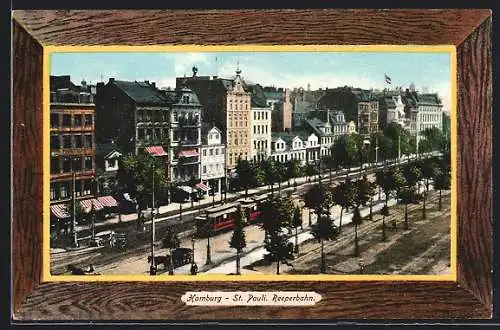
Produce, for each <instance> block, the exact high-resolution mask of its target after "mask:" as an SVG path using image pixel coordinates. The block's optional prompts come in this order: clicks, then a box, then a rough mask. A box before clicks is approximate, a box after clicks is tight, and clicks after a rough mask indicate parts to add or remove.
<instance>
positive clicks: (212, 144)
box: [201, 126, 226, 194]
mask: <svg viewBox="0 0 500 330" xmlns="http://www.w3.org/2000/svg"><path fill="white" fill-rule="evenodd" d="M225 155H226V147H225V146H224V144H222V134H221V131H220V130H219V129H218V128H217V127H215V126H213V127H212V128H211V129H209V130H208V131H206V130H204V131H203V132H202V146H201V183H202V184H203V185H204V186H207V187H209V188H210V189H215V192H216V193H219V194H220V192H221V183H222V180H223V178H224V174H225V173H224V169H225Z"/></svg>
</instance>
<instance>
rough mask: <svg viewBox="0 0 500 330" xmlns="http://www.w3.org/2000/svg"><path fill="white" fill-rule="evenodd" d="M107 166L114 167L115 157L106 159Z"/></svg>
mask: <svg viewBox="0 0 500 330" xmlns="http://www.w3.org/2000/svg"><path fill="white" fill-rule="evenodd" d="M108 166H109V167H115V166H116V158H110V159H108Z"/></svg>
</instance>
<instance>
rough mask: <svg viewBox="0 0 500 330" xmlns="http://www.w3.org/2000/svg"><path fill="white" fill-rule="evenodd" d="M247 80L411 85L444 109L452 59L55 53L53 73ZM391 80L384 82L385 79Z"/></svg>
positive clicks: (288, 84) (95, 78)
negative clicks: (431, 95) (429, 94)
mask: <svg viewBox="0 0 500 330" xmlns="http://www.w3.org/2000/svg"><path fill="white" fill-rule="evenodd" d="M238 65H239V68H240V69H241V71H242V73H241V74H242V76H243V79H245V81H247V82H252V83H259V84H261V85H263V86H276V87H285V88H294V87H303V88H307V85H308V84H310V88H311V89H313V90H314V89H318V88H323V89H325V88H335V87H338V86H345V85H347V86H353V87H360V88H365V89H370V88H374V89H383V88H385V87H394V86H402V87H403V89H404V88H408V86H409V84H410V83H411V82H413V83H414V84H415V86H416V88H417V90H419V91H422V89H423V88H424V90H425V89H427V91H428V92H435V93H438V94H439V96H440V97H441V98H442V100H443V104H444V110H445V111H449V109H450V104H451V83H450V81H451V73H450V69H451V55H450V54H449V53H404V52H390V53H388V52H384V53H381V52H323V51H322V52H189V53H186V52H126V53H111V52H106V53H105V52H93V53H88V52H86V53H84V52H82V53H53V54H52V55H51V74H52V75H70V76H71V81H72V82H73V83H75V84H78V85H79V84H80V82H81V81H82V79H85V80H86V81H87V83H92V84H95V83H97V82H99V81H105V82H107V81H108V80H109V78H110V77H112V78H115V79H117V80H137V81H143V80H149V81H150V82H153V81H154V82H156V85H157V86H158V87H160V88H161V87H175V78H176V77H183V76H184V75H186V76H192V67H193V66H196V67H197V68H198V75H199V76H206V75H217V76H219V77H224V78H231V77H234V75H235V71H236V68H237V66H238ZM385 75H387V76H389V77H390V78H391V79H392V84H391V85H387V84H386V83H385V79H384V76H385Z"/></svg>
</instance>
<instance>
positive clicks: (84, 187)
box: [82, 180, 92, 195]
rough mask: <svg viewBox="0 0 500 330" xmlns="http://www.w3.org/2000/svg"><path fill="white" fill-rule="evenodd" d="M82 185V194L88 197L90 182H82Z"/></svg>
mask: <svg viewBox="0 0 500 330" xmlns="http://www.w3.org/2000/svg"><path fill="white" fill-rule="evenodd" d="M82 184H83V194H84V195H90V187H91V184H92V180H82Z"/></svg>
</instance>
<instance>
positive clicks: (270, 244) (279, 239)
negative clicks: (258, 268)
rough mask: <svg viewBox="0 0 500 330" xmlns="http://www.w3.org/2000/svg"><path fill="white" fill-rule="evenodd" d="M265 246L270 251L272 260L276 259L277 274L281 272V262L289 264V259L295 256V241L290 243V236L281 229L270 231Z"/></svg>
mask: <svg viewBox="0 0 500 330" xmlns="http://www.w3.org/2000/svg"><path fill="white" fill-rule="evenodd" d="M264 247H265V248H266V250H267V251H268V252H269V257H270V258H271V260H272V261H276V275H279V274H280V262H281V263H285V264H288V260H292V259H293V258H294V256H293V243H288V238H287V237H286V235H284V234H283V233H282V231H281V229H278V230H275V231H273V232H270V233H269V238H268V239H267V240H266V241H265V244H264Z"/></svg>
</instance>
